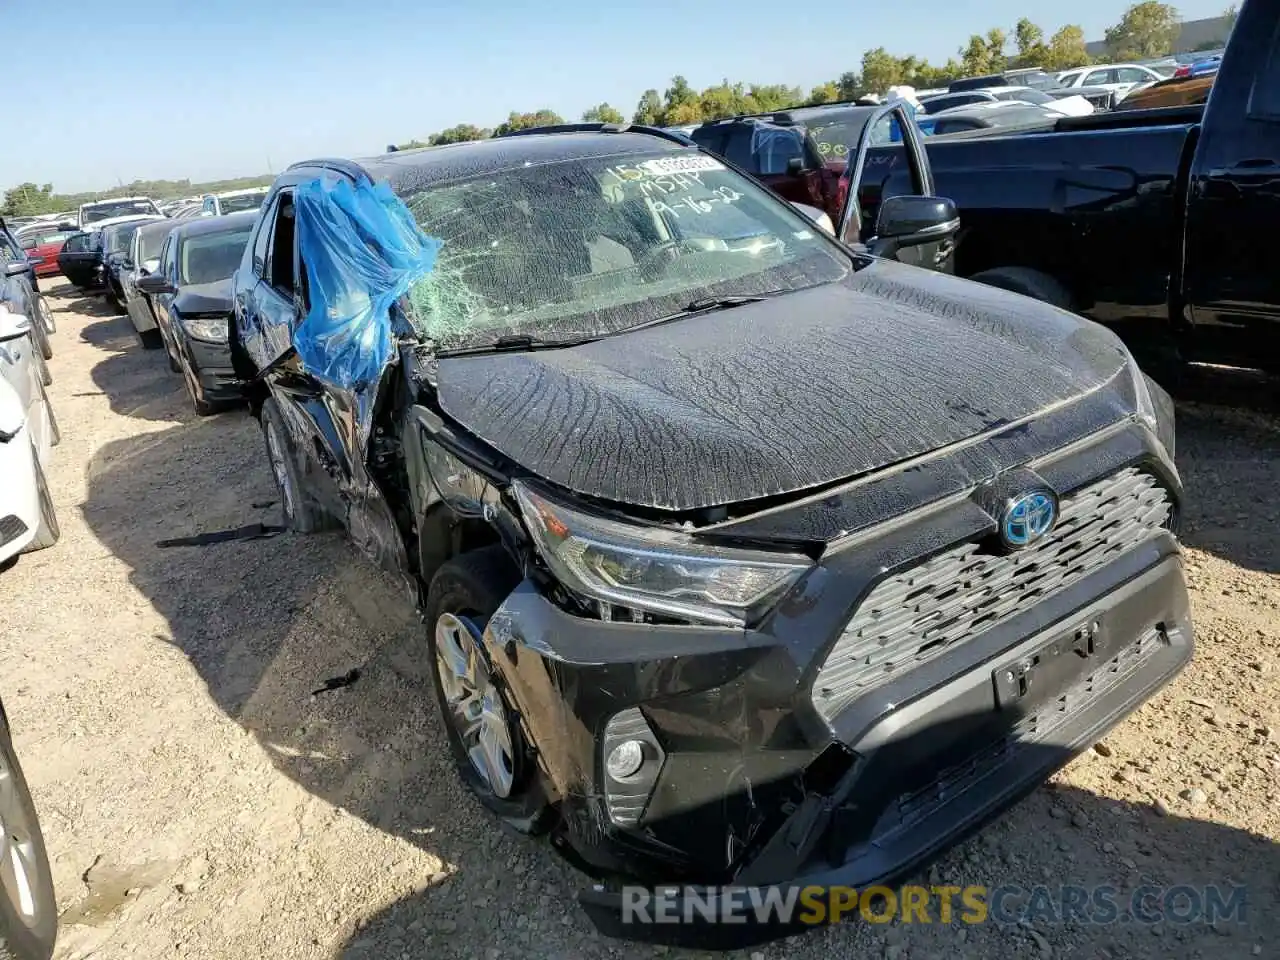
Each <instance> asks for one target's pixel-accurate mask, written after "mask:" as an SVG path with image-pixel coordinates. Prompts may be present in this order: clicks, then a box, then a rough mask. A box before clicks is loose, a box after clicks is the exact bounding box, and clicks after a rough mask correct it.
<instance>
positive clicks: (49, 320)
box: [36, 296, 58, 335]
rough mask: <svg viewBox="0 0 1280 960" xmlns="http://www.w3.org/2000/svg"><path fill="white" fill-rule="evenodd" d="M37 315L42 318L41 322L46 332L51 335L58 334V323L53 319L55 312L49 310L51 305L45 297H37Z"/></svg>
mask: <svg viewBox="0 0 1280 960" xmlns="http://www.w3.org/2000/svg"><path fill="white" fill-rule="evenodd" d="M36 299H37V303H36V313H37V314H38V315H39V316H40V322H41V323H43V324H44V328H45V330H46V331H47V332H48V333H49V334H50V335H52V334H55V333H57V332H58V322H57V321H56V320H54V319H53V311H52V310H50V309H49V303H48V301H46V300H45V298H44V297H43V296H40V297H37V298H36Z"/></svg>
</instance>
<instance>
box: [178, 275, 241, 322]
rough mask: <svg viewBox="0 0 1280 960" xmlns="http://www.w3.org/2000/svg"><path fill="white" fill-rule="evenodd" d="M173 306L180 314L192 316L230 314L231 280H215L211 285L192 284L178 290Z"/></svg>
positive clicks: (228, 278)
mask: <svg viewBox="0 0 1280 960" xmlns="http://www.w3.org/2000/svg"><path fill="white" fill-rule="evenodd" d="M173 303H174V306H176V307H177V308H178V310H179V312H181V313H185V314H188V315H193V314H197V313H230V312H231V278H230V277H227V279H225V280H215V281H214V282H213V283H192V284H189V285H187V286H183V287H179V288H178V295H177V296H176V297H174V300H173Z"/></svg>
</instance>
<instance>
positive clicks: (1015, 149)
mask: <svg viewBox="0 0 1280 960" xmlns="http://www.w3.org/2000/svg"><path fill="white" fill-rule="evenodd" d="M948 139H949V142H948V141H943V140H940V139H933V138H929V139H927V140H926V141H925V142H926V144H927V151H928V156H929V160H930V164H931V167H932V172H933V177H934V185H935V192H936V193H937V194H938V195H939V196H943V197H947V198H949V199H951V200H953V201H954V202H955V205H956V207H957V208H958V210H959V213H960V218H961V224H962V226H961V230H960V233H959V234H958V236H957V238H956V249H955V252H954V257H955V263H954V269H955V272H956V274H957V275H959V276H962V277H968V278H971V279H975V280H980V281H983V282H986V283H990V284H993V285H995V286H1000V287H1004V288H1005V289H1009V290H1014V291H1016V292H1019V293H1024V294H1028V295H1030V296H1033V297H1036V298H1038V299H1040V300H1045V301H1048V302H1050V303H1053V304H1055V305H1058V306H1063V307H1067V308H1070V309H1072V310H1075V311H1078V312H1080V313H1083V314H1085V315H1086V316H1088V317H1090V318H1092V319H1095V320H1098V321H1100V322H1102V323H1105V324H1107V325H1108V326H1111V327H1112V328H1113V329H1114V330H1115V331H1116V332H1117V333H1119V334H1120V335H1121V336H1122V337H1123V338H1125V339H1126V340H1128V342H1129V345H1130V347H1131V349H1132V350H1133V351H1134V353H1135V355H1137V356H1139V357H1140V359H1141V360H1142V364H1143V368H1144V369H1146V370H1148V371H1149V372H1151V373H1152V375H1153V376H1155V377H1156V379H1158V380H1161V382H1163V383H1164V384H1165V386H1169V387H1172V384H1171V383H1170V382H1168V381H1172V380H1176V378H1177V377H1178V376H1179V375H1180V374H1181V373H1182V372H1183V371H1184V370H1185V364H1186V363H1214V364H1226V365H1231V366H1245V367H1250V368H1254V369H1264V370H1266V371H1268V372H1271V373H1276V372H1280V349H1277V347H1278V346H1280V270H1278V269H1277V267H1280V260H1278V259H1277V256H1276V253H1275V246H1274V231H1275V229H1276V225H1277V224H1280V4H1276V3H1268V2H1266V0H1247V2H1246V3H1245V4H1244V5H1243V7H1242V9H1241V11H1240V15H1239V19H1238V21H1237V29H1235V30H1234V32H1233V35H1232V37H1231V41H1230V44H1229V45H1228V47H1227V50H1226V54H1225V56H1224V58H1223V62H1222V69H1221V71H1220V72H1219V74H1218V77H1217V80H1216V82H1215V83H1214V89H1213V92H1212V94H1211V96H1210V98H1209V101H1208V103H1207V104H1206V105H1204V106H1192V107H1174V108H1166V109H1158V110H1137V111H1125V112H1119V111H1118V112H1115V113H1109V114H1104V115H1100V116H1095V117H1082V118H1078V119H1068V120H1063V121H1061V122H1059V123H1058V124H1057V126H1056V129H1055V130H1054V131H1052V132H1046V133H1037V134H1023V135H1020V136H1009V137H985V138H981V139H951V138H948ZM902 159H903V158H902V152H901V148H900V147H887V146H886V147H876V148H873V149H872V151H871V155H870V156H869V157H868V165H869V166H868V171H867V172H868V173H870V172H872V171H873V170H875V171H878V175H877V176H875V177H874V178H873V179H874V182H868V181H869V179H872V178H867V177H864V178H863V181H862V184H863V186H862V190H860V194H861V197H862V200H863V206H864V207H865V206H866V204H867V199H868V198H867V191H868V189H870V190H871V191H873V192H875V193H878V194H879V196H881V197H884V196H894V195H898V194H903V193H909V192H911V187H910V177H909V175H908V172H907V170H906V165H905V164H904V163H902V162H901V161H902Z"/></svg>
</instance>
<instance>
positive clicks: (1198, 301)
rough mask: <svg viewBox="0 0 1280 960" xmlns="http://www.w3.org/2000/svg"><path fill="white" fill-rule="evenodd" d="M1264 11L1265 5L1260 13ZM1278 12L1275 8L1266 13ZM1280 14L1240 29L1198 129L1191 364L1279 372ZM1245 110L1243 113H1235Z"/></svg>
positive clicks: (1191, 224)
mask: <svg viewBox="0 0 1280 960" xmlns="http://www.w3.org/2000/svg"><path fill="white" fill-rule="evenodd" d="M1256 9H1259V10H1261V9H1264V8H1256ZM1269 9H1274V8H1269ZM1277 21H1280V16H1277V15H1276V14H1274V13H1273V14H1271V19H1270V20H1269V22H1268V23H1267V29H1265V30H1264V31H1262V32H1261V34H1260V35H1259V32H1258V31H1257V30H1256V29H1255V30H1253V31H1247V32H1241V31H1236V34H1235V37H1236V39H1235V41H1234V42H1235V43H1237V44H1239V49H1238V52H1235V51H1236V49H1237V48H1235V47H1233V48H1232V49H1233V53H1234V56H1235V63H1236V64H1237V65H1238V66H1239V65H1243V64H1247V63H1259V64H1262V67H1261V69H1259V70H1257V71H1254V72H1249V71H1246V70H1240V71H1230V72H1228V73H1222V74H1219V76H1218V79H1217V81H1216V83H1215V90H1214V92H1213V95H1212V98H1211V99H1210V104H1209V107H1208V110H1209V112H1210V114H1211V115H1212V114H1213V113H1214V111H1215V110H1218V106H1219V105H1227V104H1240V105H1241V107H1234V108H1231V110H1232V111H1233V112H1227V109H1226V108H1225V106H1224V109H1222V110H1218V113H1217V115H1216V116H1215V117H1214V120H1216V121H1217V122H1213V121H1211V122H1209V123H1206V124H1205V125H1204V126H1203V127H1202V128H1201V132H1200V142H1199V144H1198V145H1197V147H1196V152H1195V156H1194V159H1193V162H1192V168H1191V178H1190V187H1189V198H1188V206H1187V227H1186V230H1187V235H1186V242H1185V254H1184V256H1185V265H1184V268H1183V269H1184V281H1183V291H1184V295H1185V299H1186V302H1187V303H1188V304H1189V307H1190V319H1191V322H1192V328H1191V333H1192V336H1191V337H1190V338H1189V339H1188V340H1187V341H1186V343H1187V349H1188V351H1189V352H1191V353H1193V354H1194V355H1193V356H1191V357H1189V358H1188V359H1194V360H1203V361H1206V362H1218V363H1229V364H1238V365H1241V366H1249V367H1265V368H1267V369H1270V370H1273V371H1274V370H1280V254H1278V253H1277V249H1276V245H1275V241H1274V237H1275V227H1276V224H1277V223H1280V47H1277V44H1280V22H1277ZM1236 110H1239V112H1234V111H1236Z"/></svg>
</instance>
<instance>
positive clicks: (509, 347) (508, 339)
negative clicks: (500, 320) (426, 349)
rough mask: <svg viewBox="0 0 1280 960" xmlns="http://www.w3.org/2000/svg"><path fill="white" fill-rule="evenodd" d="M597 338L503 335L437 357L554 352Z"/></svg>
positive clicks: (438, 353)
mask: <svg viewBox="0 0 1280 960" xmlns="http://www.w3.org/2000/svg"><path fill="white" fill-rule="evenodd" d="M599 339H600V338H599V337H573V338H569V339H566V340H543V339H542V338H541V337H535V336H533V334H530V333H504V334H503V335H502V336H500V337H498V338H497V339H495V340H492V341H490V342H489V343H482V344H479V345H478V346H474V347H458V348H456V349H453V350H439V351H437V352H436V354H435V355H436V356H437V357H469V356H473V355H475V354H477V353H507V352H518V351H520V350H554V349H556V348H557V347H577V346H581V345H582V344H584V343H591V342H592V341H595V340H599Z"/></svg>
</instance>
